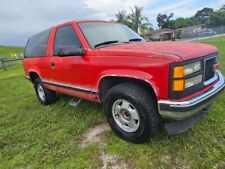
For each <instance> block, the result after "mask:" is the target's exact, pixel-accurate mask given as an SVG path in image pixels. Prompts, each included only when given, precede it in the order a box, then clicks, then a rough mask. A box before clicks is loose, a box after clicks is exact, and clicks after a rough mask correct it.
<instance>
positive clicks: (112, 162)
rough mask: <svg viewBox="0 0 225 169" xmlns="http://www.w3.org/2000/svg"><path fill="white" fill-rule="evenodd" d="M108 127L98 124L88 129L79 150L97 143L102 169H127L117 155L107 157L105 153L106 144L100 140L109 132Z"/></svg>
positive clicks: (104, 124)
mask: <svg viewBox="0 0 225 169" xmlns="http://www.w3.org/2000/svg"><path fill="white" fill-rule="evenodd" d="M109 130H110V127H109V126H108V124H106V123H103V124H98V125H96V126H94V127H93V128H90V129H88V130H87V131H86V132H85V133H84V134H83V139H82V141H81V142H80V144H79V148H80V149H84V148H86V147H87V146H88V145H90V144H91V143H97V144H98V146H99V149H100V155H99V159H100V160H101V161H102V163H103V166H102V167H101V168H102V169H107V168H112V169H128V168H130V167H128V165H127V164H126V163H125V162H124V161H122V160H120V159H119V158H118V156H117V155H109V154H107V153H106V151H105V147H106V144H105V143H104V140H103V138H102V134H103V133H104V132H106V131H109Z"/></svg>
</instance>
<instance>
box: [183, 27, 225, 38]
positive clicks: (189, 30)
mask: <svg viewBox="0 0 225 169" xmlns="http://www.w3.org/2000/svg"><path fill="white" fill-rule="evenodd" d="M179 33H180V38H181V39H182V40H188V39H190V40H193V39H196V40H197V39H204V38H210V37H211V38H213V37H220V36H225V25H222V26H219V27H207V26H205V25H196V26H190V27H186V28H182V29H179Z"/></svg>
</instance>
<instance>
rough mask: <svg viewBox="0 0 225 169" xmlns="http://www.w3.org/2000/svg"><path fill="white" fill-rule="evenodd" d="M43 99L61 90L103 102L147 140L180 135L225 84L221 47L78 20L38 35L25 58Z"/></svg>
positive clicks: (123, 128)
mask: <svg viewBox="0 0 225 169" xmlns="http://www.w3.org/2000/svg"><path fill="white" fill-rule="evenodd" d="M23 65H24V70H25V73H26V78H27V79H29V80H30V81H31V82H32V83H33V84H34V88H35V91H36V93H37V97H38V99H39V101H40V102H41V103H42V104H50V103H53V102H55V101H56V92H58V93H64V94H67V95H70V96H74V97H77V98H81V99H85V100H90V101H95V102H102V103H103V105H104V111H105V115H106V118H107V121H108V123H109V125H110V126H111V128H112V130H113V131H114V132H115V133H116V134H117V135H118V136H119V137H121V138H123V139H125V140H128V141H131V142H134V143H140V142H144V141H147V140H148V139H149V138H151V137H153V136H154V134H156V133H157V132H158V129H159V127H160V124H163V125H164V126H165V129H166V130H167V132H168V134H170V135H173V134H179V133H182V132H184V131H185V130H187V129H188V128H190V127H191V126H192V125H193V124H194V123H195V122H196V121H198V120H199V119H201V117H203V116H204V115H205V114H206V112H207V111H208V109H209V107H210V106H211V104H212V101H213V99H214V98H215V97H216V96H217V95H218V94H219V93H220V92H221V91H222V90H223V89H224V86H225V82H224V77H223V75H222V74H221V72H220V71H219V69H218V68H219V63H218V50H217V49H216V48H215V47H213V46H210V45H206V44H199V43H193V42H192V43H187V42H146V41H144V40H143V38H142V37H140V36H139V35H138V34H137V33H135V32H134V31H132V30H131V29H129V28H128V27H127V26H125V25H123V24H120V23H115V22H107V21H94V20H93V21H90V20H88V21H84V20H83V21H72V22H67V23H64V24H61V25H57V26H54V27H52V28H50V29H48V30H45V31H43V32H41V33H39V34H36V35H34V36H32V37H31V38H30V39H29V41H28V43H27V46H26V50H25V56H24V60H23Z"/></svg>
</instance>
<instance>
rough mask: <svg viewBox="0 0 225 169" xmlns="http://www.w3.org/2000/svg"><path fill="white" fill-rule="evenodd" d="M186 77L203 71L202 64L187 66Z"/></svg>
mask: <svg viewBox="0 0 225 169" xmlns="http://www.w3.org/2000/svg"><path fill="white" fill-rule="evenodd" d="M184 67H185V75H189V74H192V73H195V72H198V71H199V70H201V68H202V67H201V62H200V61H198V62H195V63H192V64H189V65H185V66H184Z"/></svg>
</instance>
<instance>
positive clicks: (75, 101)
mask: <svg viewBox="0 0 225 169" xmlns="http://www.w3.org/2000/svg"><path fill="white" fill-rule="evenodd" d="M80 102H81V99H79V98H75V97H73V98H72V99H71V100H70V102H69V105H70V106H73V107H77V106H78V105H79V103H80Z"/></svg>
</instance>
